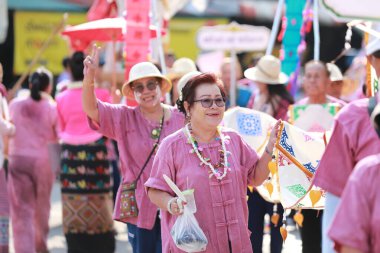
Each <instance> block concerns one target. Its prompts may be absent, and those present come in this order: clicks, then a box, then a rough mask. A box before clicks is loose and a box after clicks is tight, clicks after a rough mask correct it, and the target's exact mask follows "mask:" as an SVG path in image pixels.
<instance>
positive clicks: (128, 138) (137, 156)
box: [90, 101, 185, 229]
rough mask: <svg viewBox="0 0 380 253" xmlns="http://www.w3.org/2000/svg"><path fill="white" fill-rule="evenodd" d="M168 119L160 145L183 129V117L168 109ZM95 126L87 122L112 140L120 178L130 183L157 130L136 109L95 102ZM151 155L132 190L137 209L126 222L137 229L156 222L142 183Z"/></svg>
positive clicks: (117, 212) (117, 210)
mask: <svg viewBox="0 0 380 253" xmlns="http://www.w3.org/2000/svg"><path fill="white" fill-rule="evenodd" d="M168 109H169V110H170V112H171V117H170V118H169V119H166V120H165V122H164V124H163V129H162V132H161V141H162V140H163V139H164V138H165V137H166V136H168V135H170V134H171V133H173V132H175V131H177V130H178V129H180V128H181V127H182V126H183V125H184V121H185V119H184V115H183V114H182V113H180V112H179V111H178V110H177V109H175V108H174V107H168ZM98 110H99V124H94V122H90V126H91V127H92V128H93V129H94V130H98V131H99V132H100V133H102V134H103V135H105V136H107V137H109V138H112V139H115V140H116V141H117V146H118V149H119V154H120V163H121V168H120V169H121V175H122V177H123V179H122V180H123V182H128V183H131V182H133V181H134V180H135V179H136V177H137V175H138V174H139V172H140V170H141V168H142V166H143V165H144V163H145V161H146V160H147V158H148V155H149V153H150V152H151V150H152V148H153V145H154V143H155V142H156V140H154V139H152V138H151V132H152V130H153V129H155V128H157V127H158V126H159V124H158V122H157V123H153V122H150V121H148V120H147V119H146V118H144V117H143V115H142V113H141V110H140V107H135V108H131V107H128V106H126V105H111V104H108V103H103V102H101V101H98ZM154 157H155V155H152V157H151V159H150V160H149V162H148V164H147V166H146V168H145V169H144V171H143V173H142V175H141V178H140V180H139V181H138V182H137V187H136V202H137V207H138V208H139V215H138V217H137V218H129V219H128V220H127V222H129V223H131V224H135V225H137V226H138V227H139V228H145V229H152V228H153V226H154V223H155V220H156V215H157V207H156V206H155V205H154V204H153V203H152V202H151V201H150V200H149V198H148V196H147V194H146V192H145V188H144V182H145V181H146V180H147V179H148V178H149V175H150V172H151V169H152V163H153V159H154ZM120 194H121V187H119V190H118V193H117V197H116V203H115V208H114V215H113V216H114V219H119V218H120Z"/></svg>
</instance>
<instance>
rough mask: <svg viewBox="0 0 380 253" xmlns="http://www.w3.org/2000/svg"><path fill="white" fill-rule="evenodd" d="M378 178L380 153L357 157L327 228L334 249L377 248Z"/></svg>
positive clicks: (358, 252) (358, 251)
mask: <svg viewBox="0 0 380 253" xmlns="http://www.w3.org/2000/svg"><path fill="white" fill-rule="evenodd" d="M377 141H378V142H379V140H377ZM379 182H380V155H379V154H376V155H371V156H367V157H366V158H364V159H362V160H360V161H359V163H358V164H357V165H356V166H355V168H354V170H353V172H352V173H351V175H350V177H349V179H348V181H347V183H346V187H345V188H344V190H343V193H342V195H341V200H340V203H339V205H338V208H337V210H336V213H335V216H334V219H333V221H332V223H331V226H330V229H329V233H328V235H329V236H330V238H331V239H332V240H333V241H334V242H335V250H336V252H338V253H376V252H380V228H379V225H378V224H379V221H380V217H379V212H380V191H379V189H378V185H379Z"/></svg>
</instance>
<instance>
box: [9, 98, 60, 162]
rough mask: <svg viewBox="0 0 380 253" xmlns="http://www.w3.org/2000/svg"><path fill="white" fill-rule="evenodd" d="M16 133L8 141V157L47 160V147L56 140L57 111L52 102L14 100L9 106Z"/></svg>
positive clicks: (25, 99) (45, 100) (43, 100)
mask: <svg viewBox="0 0 380 253" xmlns="http://www.w3.org/2000/svg"><path fill="white" fill-rule="evenodd" d="M9 112H10V117H11V121H12V122H13V124H14V125H15V127H16V133H15V135H14V136H12V137H11V138H10V140H9V155H22V156H31V157H40V158H46V159H48V157H49V155H48V148H47V145H48V144H49V143H51V142H55V141H56V140H57V135H56V125H57V110H56V104H55V102H54V101H53V100H48V99H46V98H42V99H41V100H40V101H34V100H33V99H32V98H31V97H29V96H27V97H24V98H15V99H13V100H12V101H11V103H10V105H9Z"/></svg>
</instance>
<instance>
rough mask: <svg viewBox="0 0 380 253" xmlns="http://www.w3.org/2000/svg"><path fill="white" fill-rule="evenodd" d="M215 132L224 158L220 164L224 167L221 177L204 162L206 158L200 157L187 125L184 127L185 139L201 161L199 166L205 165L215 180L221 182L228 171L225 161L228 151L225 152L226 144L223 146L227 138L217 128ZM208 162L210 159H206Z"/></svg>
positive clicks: (209, 164)
mask: <svg viewBox="0 0 380 253" xmlns="http://www.w3.org/2000/svg"><path fill="white" fill-rule="evenodd" d="M217 131H218V134H219V137H220V141H221V143H222V150H223V156H224V157H223V158H224V161H223V163H222V165H223V166H224V168H223V174H222V175H220V173H219V172H218V171H217V170H215V168H214V166H213V165H212V164H211V163H210V162H208V161H206V159H207V158H206V159H205V158H203V157H202V155H201V154H200V153H199V150H198V148H197V146H196V145H195V142H194V137H193V136H192V135H191V133H190V130H189V124H186V126H185V132H186V135H187V138H188V140H189V142H190V143H191V145H192V147H193V150H194V152H195V153H196V154H197V156H198V158H199V160H201V164H205V165H207V166H208V167H209V168H210V169H211V172H212V174H213V175H214V176H215V178H216V179H218V180H222V179H223V178H224V177H225V176H226V175H227V171H228V170H229V168H228V166H229V164H228V160H227V153H228V151H227V150H226V144H225V142H226V139H227V138H226V137H225V136H224V135H223V134H222V132H221V131H220V130H219V128H218V129H217ZM208 160H210V159H208Z"/></svg>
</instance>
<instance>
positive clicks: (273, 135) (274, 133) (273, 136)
mask: <svg viewBox="0 0 380 253" xmlns="http://www.w3.org/2000/svg"><path fill="white" fill-rule="evenodd" d="M281 124H282V120H280V119H279V120H277V122H276V124H275V125H274V126H273V128H272V132H271V133H270V136H269V141H268V144H267V148H268V150H269V152H271V153H272V152H273V148H274V145H275V144H276V141H277V136H278V133H279V131H280V127H281Z"/></svg>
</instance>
